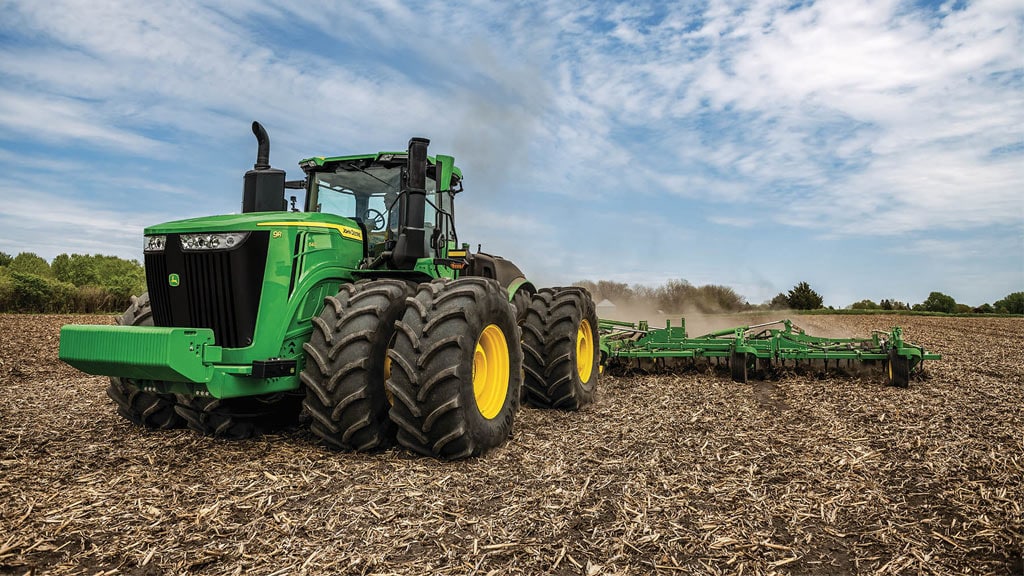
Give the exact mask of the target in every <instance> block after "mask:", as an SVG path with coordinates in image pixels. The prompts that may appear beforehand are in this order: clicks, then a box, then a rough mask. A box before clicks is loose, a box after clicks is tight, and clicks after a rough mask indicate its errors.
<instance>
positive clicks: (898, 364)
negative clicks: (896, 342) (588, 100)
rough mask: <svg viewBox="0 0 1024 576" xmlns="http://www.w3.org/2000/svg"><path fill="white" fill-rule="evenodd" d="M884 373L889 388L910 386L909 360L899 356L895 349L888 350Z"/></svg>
mask: <svg viewBox="0 0 1024 576" xmlns="http://www.w3.org/2000/svg"><path fill="white" fill-rule="evenodd" d="M885 373H886V377H887V380H888V382H889V386H895V387H896V388H906V387H908V386H910V359H909V358H907V357H906V356H900V355H899V354H897V353H896V349H895V348H892V349H890V350H889V359H888V360H886V361H885Z"/></svg>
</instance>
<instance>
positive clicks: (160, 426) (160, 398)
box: [107, 292, 185, 430]
mask: <svg viewBox="0 0 1024 576" xmlns="http://www.w3.org/2000/svg"><path fill="white" fill-rule="evenodd" d="M117 323H118V324H119V325H121V326H152V325H153V308H152V305H151V304H150V302H149V293H148V292H145V293H143V294H142V296H139V297H138V298H135V297H132V304H131V306H129V307H128V309H127V310H126V311H125V313H124V314H123V315H121V317H120V318H118V319H117ZM107 396H108V397H110V399H111V400H113V401H114V403H115V404H117V413H118V414H119V415H120V416H121V417H122V418H124V419H125V420H128V421H129V422H131V423H132V424H134V425H136V426H141V427H143V428H149V429H155V430H169V429H172V428H182V427H184V426H185V422H184V421H183V420H182V419H181V417H179V416H178V414H177V412H175V410H174V405H175V401H174V395H173V394H159V393H156V392H148V391H145V390H143V389H142V388H141V387H140V386H139V383H138V382H137V381H136V380H133V379H131V378H119V377H117V376H113V377H111V378H110V386H108V387H107Z"/></svg>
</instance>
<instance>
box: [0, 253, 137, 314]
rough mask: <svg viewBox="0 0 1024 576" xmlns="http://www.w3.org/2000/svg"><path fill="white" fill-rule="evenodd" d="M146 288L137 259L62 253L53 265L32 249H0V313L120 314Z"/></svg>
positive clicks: (54, 260)
mask: <svg viewBox="0 0 1024 576" xmlns="http://www.w3.org/2000/svg"><path fill="white" fill-rule="evenodd" d="M145 290H146V274H145V271H144V270H143V268H142V265H141V264H139V263H138V262H137V261H135V260H124V259H122V258H118V257H116V256H102V255H99V254H95V255H91V256H90V255H88V254H71V255H68V254H61V255H60V256H57V257H56V258H54V259H53V262H52V263H51V262H47V261H46V260H45V259H43V258H42V257H40V256H38V255H36V254H33V253H32V252H22V253H20V254H18V255H17V256H11V255H10V254H7V253H4V252H0V312H43V313H84V314H89V313H93V312H120V311H122V310H125V309H126V308H128V306H129V305H130V304H131V297H132V295H133V294H134V295H138V294H141V293H142V292H144V291H145Z"/></svg>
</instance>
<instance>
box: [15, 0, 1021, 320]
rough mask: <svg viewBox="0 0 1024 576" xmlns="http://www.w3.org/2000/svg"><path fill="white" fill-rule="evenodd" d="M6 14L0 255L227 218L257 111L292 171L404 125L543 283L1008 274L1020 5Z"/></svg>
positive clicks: (508, 250) (138, 7)
mask: <svg viewBox="0 0 1024 576" xmlns="http://www.w3.org/2000/svg"><path fill="white" fill-rule="evenodd" d="M2 5H3V13H4V18H3V19H0V169H2V171H3V173H4V175H5V177H4V178H3V179H2V180H0V250H2V251H4V252H8V253H12V254H14V253H18V252H22V251H32V252H36V253H38V254H39V255H41V256H43V257H45V258H47V259H50V258H53V257H54V256H56V255H57V254H60V253H62V252H68V253H73V252H78V253H104V254H116V255H119V256H122V257H126V258H136V259H141V247H142V241H141V234H142V228H143V227H144V226H146V225H150V224H155V223H158V222H163V221H167V220H174V219H179V218H185V217H192V216H200V215H205V214H216V213H230V212H235V211H238V209H239V204H240V199H241V175H242V173H243V172H244V171H245V170H247V169H248V168H250V167H251V166H252V163H253V161H254V155H255V143H254V142H255V140H254V138H253V137H252V134H251V132H250V131H249V124H250V123H251V122H252V120H259V121H260V122H262V123H263V124H264V125H265V126H266V127H267V129H268V131H269V133H270V138H271V143H272V145H271V163H272V164H273V165H274V166H275V167H277V168H282V169H285V170H287V171H288V175H289V177H290V178H299V177H301V174H302V173H301V171H300V170H299V169H298V167H297V162H298V160H299V159H301V158H304V157H309V156H315V155H342V154H353V153H361V152H370V151H378V150H394V149H402V148H404V146H405V144H406V142H407V141H408V139H409V137H410V136H426V137H429V138H430V139H431V140H432V144H431V151H432V152H434V153H450V154H452V155H454V156H455V157H456V163H457V164H458V165H459V166H460V167H461V168H462V169H463V171H464V173H465V175H466V182H465V184H466V193H465V194H462V195H460V196H459V197H458V205H457V210H458V212H457V213H458V219H459V222H460V224H459V232H460V236H461V237H462V238H463V239H465V240H467V241H470V242H472V244H473V245H474V247H475V245H476V244H478V243H482V244H483V247H484V250H485V251H488V252H492V253H496V254H501V255H504V256H506V257H508V258H511V259H513V260H514V261H516V262H517V263H518V264H519V265H520V267H521V268H523V269H524V270H525V271H526V273H527V274H528V275H529V276H531V277H532V278H534V279H535V280H536V281H537V282H538V283H540V284H542V285H554V284H565V283H569V282H573V281H575V280H581V279H590V280H598V279H607V280H616V281H620V282H627V283H630V284H636V283H643V284H660V283H662V282H664V281H665V280H667V279H671V278H683V279H686V280H689V281H690V282H692V283H694V284H707V283H714V284H725V285H729V286H732V287H733V288H735V289H736V290H737V291H739V292H740V293H741V294H743V295H744V296H745V297H747V299H748V300H750V301H751V302H754V303H758V302H762V301H764V300H767V299H769V298H771V296H773V295H774V294H776V293H778V292H780V291H785V290H787V289H789V288H791V287H792V286H793V285H794V284H796V283H797V282H800V281H807V282H809V283H810V284H811V286H812V287H813V288H815V289H817V290H818V291H819V292H820V293H821V294H822V295H823V296H824V297H825V303H826V304H827V305H833V306H836V307H843V306H847V305H849V304H850V303H852V302H854V301H856V300H859V299H862V298H871V299H874V300H879V299H882V298H894V299H899V300H904V301H909V302H911V303H914V302H920V301H922V300H924V299H925V298H926V297H927V296H928V293H929V292H931V291H933V290H938V291H941V292H944V293H946V294H949V295H951V296H953V297H954V298H956V299H957V301H960V302H965V303H969V304H974V305H977V304H981V303H983V302H992V301H994V300H998V299H1000V298H1002V297H1004V296H1005V295H1007V294H1008V293H1010V292H1014V291H1020V290H1024V4H1022V3H1021V2H1020V0H989V1H975V2H967V1H963V0H958V1H951V2H898V1H886V0H881V1H871V2H865V1H860V0H844V1H834V2H806V1H805V2H774V1H754V2H746V1H736V2H732V1H711V2H676V3H667V4H665V3H644V2H630V3H628V4H627V3H609V2H593V3H575V2H564V3H560V2H517V3H498V2H468V3H459V4H456V3H449V2H431V1H427V2H417V3H415V5H413V4H412V3H409V4H405V3H401V2H393V1H387V2H365V3H350V2H330V1H326V0H313V1H308V0H307V1H304V2H279V3H274V2H260V3H254V2H242V1H240V0H226V1H219V2H202V1H196V0H174V1H168V2H117V1H105V2H85V1H67V2H65V1H61V0H56V1H50V2H34V1H19V0H13V1H12V0H6V1H3V2H2ZM581 5H582V7H581Z"/></svg>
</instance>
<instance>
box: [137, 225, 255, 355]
mask: <svg viewBox="0 0 1024 576" xmlns="http://www.w3.org/2000/svg"><path fill="white" fill-rule="evenodd" d="M269 237H270V236H269V233H268V232H264V231H260V232H250V233H249V237H248V238H247V239H246V240H245V241H244V242H242V243H241V244H239V245H238V246H236V247H234V248H232V249H231V250H202V251H195V252H185V251H183V250H182V249H181V242H180V240H179V237H178V235H177V234H168V235H167V244H166V248H165V249H164V251H163V253H159V254H146V284H147V285H148V288H149V297H150V300H151V301H152V303H153V322H154V323H155V324H156V325H157V326H178V327H185V328H211V329H213V333H214V335H215V336H216V340H217V344H218V345H220V346H223V347H225V348H243V347H245V346H248V345H250V344H252V339H253V333H254V331H255V329H256V314H257V313H258V312H259V305H260V295H261V292H262V289H263V272H264V270H265V268H266V263H267V243H268V241H269ZM175 275H176V282H177V286H175V285H174V284H175V281H174V280H175Z"/></svg>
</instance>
